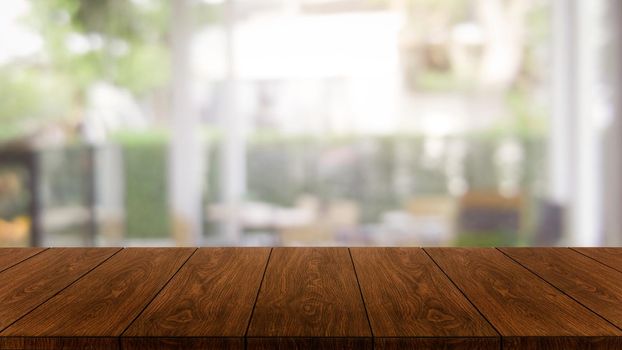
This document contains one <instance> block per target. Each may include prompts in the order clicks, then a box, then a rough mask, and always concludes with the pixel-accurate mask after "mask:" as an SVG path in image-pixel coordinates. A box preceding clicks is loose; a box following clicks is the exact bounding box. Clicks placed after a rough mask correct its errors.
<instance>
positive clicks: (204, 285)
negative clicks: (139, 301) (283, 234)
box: [122, 248, 270, 349]
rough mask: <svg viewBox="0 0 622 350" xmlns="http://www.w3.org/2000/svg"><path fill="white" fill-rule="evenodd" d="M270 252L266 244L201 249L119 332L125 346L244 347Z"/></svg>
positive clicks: (136, 347) (125, 347) (133, 347)
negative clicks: (245, 336) (122, 331)
mask: <svg viewBox="0 0 622 350" xmlns="http://www.w3.org/2000/svg"><path fill="white" fill-rule="evenodd" d="M269 254H270V248H201V249H199V250H198V251H197V252H196V253H195V254H194V255H193V256H192V258H191V259H190V260H188V262H187V263H186V264H185V265H184V267H183V268H182V269H181V270H180V271H179V272H178V273H177V274H176V275H175V277H174V278H173V279H172V280H171V282H170V283H169V284H168V285H167V286H166V288H164V289H163V290H162V292H161V293H160V294H159V295H158V297H156V298H155V299H154V300H153V302H152V303H151V304H150V305H149V306H148V307H147V309H145V311H144V312H143V313H142V314H141V315H140V316H139V317H138V318H137V319H136V321H134V322H133V323H132V325H131V326H130V327H129V328H128V329H127V331H126V332H125V333H124V334H123V338H122V342H123V348H124V349H144V348H152V347H153V348H160V347H158V346H157V345H158V344H161V345H162V346H165V345H167V344H169V345H170V344H175V346H176V347H175V348H176V349H179V348H186V349H196V348H197V347H200V348H204V347H208V344H211V343H214V344H217V345H218V346H219V347H218V348H222V347H223V346H224V344H225V343H226V344H229V346H228V348H233V347H234V345H238V346H241V347H240V349H243V348H244V335H245V332H246V328H247V327H248V323H249V320H250V316H251V312H252V310H253V305H254V304H255V299H256V297H257V292H258V290H259V286H260V283H261V279H262V277H263V273H264V270H265V267H266V263H267V261H268V256H269ZM171 337H188V338H175V339H166V338H171ZM220 338H225V339H224V340H221V339H220ZM232 338H233V339H232ZM235 338H237V341H236V340H235ZM184 339H188V340H189V342H188V344H185V345H184V341H185V340H184ZM225 341H226V342H225ZM211 348H216V347H215V345H212V346H211Z"/></svg>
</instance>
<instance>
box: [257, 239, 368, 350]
mask: <svg viewBox="0 0 622 350" xmlns="http://www.w3.org/2000/svg"><path fill="white" fill-rule="evenodd" d="M247 336H248V338H249V339H248V348H249V349H263V348H266V347H268V348H298V349H311V348H313V349H315V348H335V349H348V348H350V347H349V346H350V345H349V344H351V342H355V343H356V344H358V345H361V344H364V345H365V347H369V348H371V345H372V344H371V331H370V329H369V324H368V320H367V316H366V314H365V307H364V305H363V301H362V299H361V295H360V291H359V288H358V284H357V280H356V276H355V273H354V268H353V265H352V260H351V259H350V254H349V252H348V249H347V248H274V249H273V250H272V255H271V258H270V262H269V263H268V267H267V269H266V274H265V277H264V281H263V283H262V287H261V289H260V291H259V296H258V299H257V303H256V304H255V310H254V312H253V317H252V319H251V323H250V327H249V330H248V334H247ZM255 337H260V338H257V339H251V338H255ZM306 337H314V338H313V339H312V341H311V340H309V341H308V340H306V339H308V338H306ZM262 344H263V345H262ZM278 344H282V345H278Z"/></svg>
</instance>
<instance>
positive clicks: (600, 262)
mask: <svg viewBox="0 0 622 350" xmlns="http://www.w3.org/2000/svg"><path fill="white" fill-rule="evenodd" d="M568 249H570V250H572V251H574V252H577V253H579V254H581V255H583V256H586V257H588V258H590V259H592V260H594V261H596V262H597V263H599V264H601V265H604V266H607V267H608V268H610V269H614V270H616V271H618V272H622V271H621V270H618V269H616V268H615V267H613V266H610V265H608V264H605V263H604V262H602V261H600V260H599V259H596V258H594V257H592V256H590V255H587V254H585V253H583V252H581V251H579V250H576V249H575V248H573V247H568Z"/></svg>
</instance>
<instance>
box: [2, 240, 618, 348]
mask: <svg viewBox="0 0 622 350" xmlns="http://www.w3.org/2000/svg"><path fill="white" fill-rule="evenodd" d="M620 257H622V249H615V248H614V249H601V248H576V249H575V248H572V249H571V248H533V249H531V248H530V249H522V248H521V249H515V248H499V249H466V248H425V249H421V248H352V249H348V248H273V249H271V248H200V249H196V248H125V249H120V248H50V249H47V250H45V249H16V250H15V249H1V248H0V268H1V267H2V266H4V270H3V271H0V350H1V349H15V350H17V349H20V350H25V349H28V350H33V349H35V350H36V349H45V350H54V349H102V350H103V349H106V350H108V349H154V350H155V349H266V350H268V349H372V348H376V349H387V350H391V349H396V350H397V349H422V350H431V349H443V350H475V349H478V350H480V349H483V350H485V349H509V350H518V349H528V350H531V349H533V350H544V349H546V350H549V349H552V350H566V349H569V350H573V349H588V350H605V349H606V350H620V349H622V330H621V329H620V328H619V327H620V326H622V324H621V320H622V311H621V310H622V308H621V307H620V305H622V302H621V300H622V284H621V282H619V281H621V280H622V277H621V276H622V271H619V270H616V268H617V267H618V268H619V267H622V266H620V265H619V264H620ZM2 264H3V265H2Z"/></svg>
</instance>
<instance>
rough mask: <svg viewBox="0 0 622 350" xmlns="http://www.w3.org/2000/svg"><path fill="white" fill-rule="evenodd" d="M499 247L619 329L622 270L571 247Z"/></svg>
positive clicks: (621, 307)
mask: <svg viewBox="0 0 622 350" xmlns="http://www.w3.org/2000/svg"><path fill="white" fill-rule="evenodd" d="M500 250H501V251H502V252H503V253H505V254H507V255H508V256H510V257H511V258H512V259H514V260H516V261H517V262H518V263H520V264H521V265H523V266H525V267H526V268H528V269H529V270H531V271H532V272H534V273H535V274H537V275H538V276H540V277H541V278H543V279H545V280H546V281H547V282H549V283H551V284H552V285H554V286H555V287H557V288H558V289H560V290H561V291H563V292H564V293H566V294H568V295H569V296H570V297H572V298H573V299H575V300H576V301H578V302H579V303H581V304H583V305H584V306H586V307H587V308H589V309H590V310H592V311H593V312H595V313H597V314H599V315H600V316H602V317H604V318H606V319H607V320H608V321H609V322H611V323H613V324H615V325H616V326H617V327H618V328H622V272H619V271H616V270H614V269H612V268H610V267H608V266H606V265H603V264H601V263H599V262H597V261H595V260H593V259H591V258H589V257H587V256H585V255H581V254H580V253H578V252H576V251H574V250H571V249H564V248H561V249H559V248H538V249H535V248H503V249H500Z"/></svg>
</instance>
